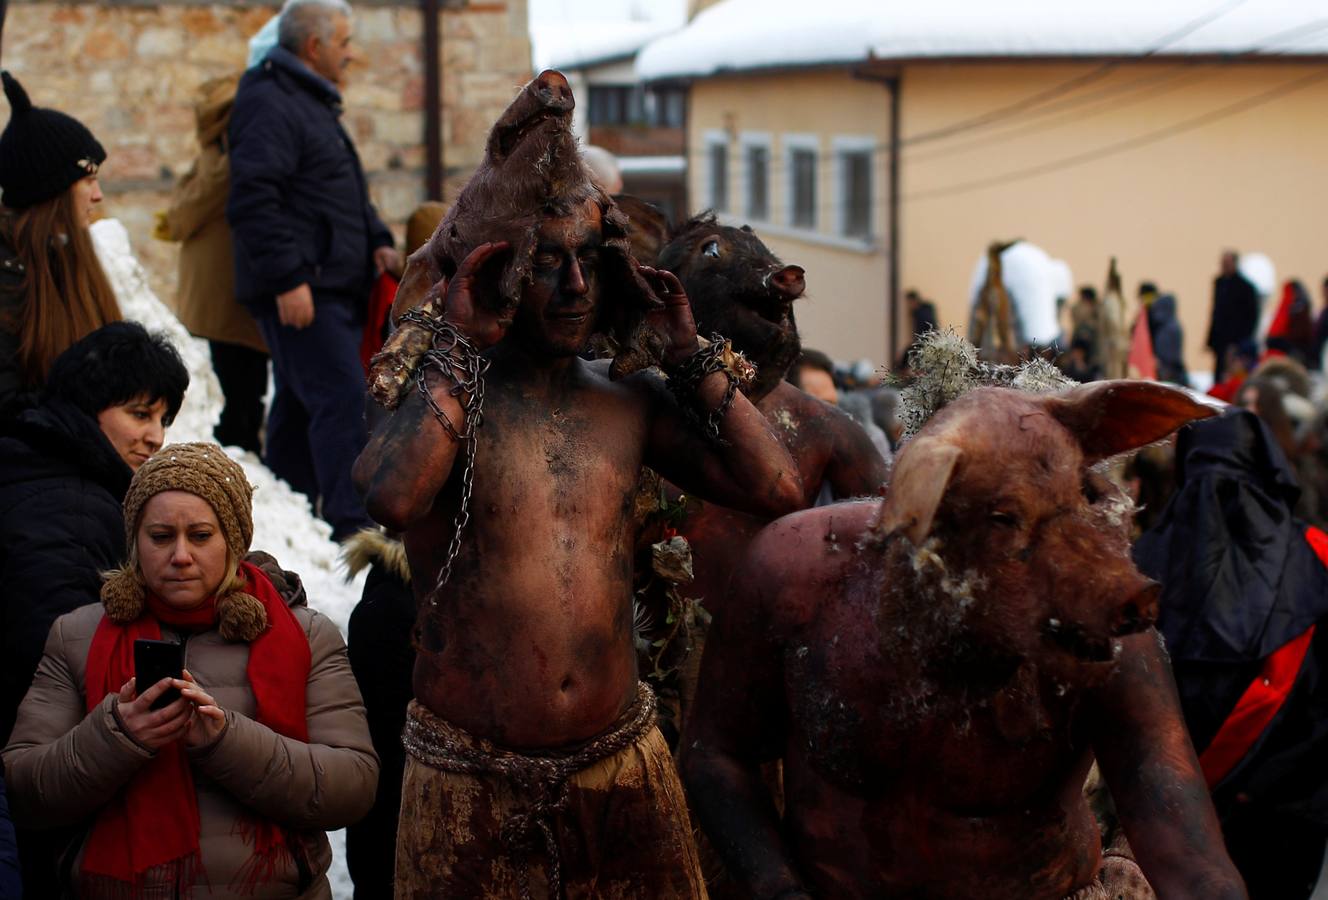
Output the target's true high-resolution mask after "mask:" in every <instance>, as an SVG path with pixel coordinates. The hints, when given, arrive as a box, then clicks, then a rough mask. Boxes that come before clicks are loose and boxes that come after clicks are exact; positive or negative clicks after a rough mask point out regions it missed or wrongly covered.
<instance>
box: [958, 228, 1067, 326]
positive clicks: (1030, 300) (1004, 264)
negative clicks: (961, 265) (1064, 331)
mask: <svg viewBox="0 0 1328 900" xmlns="http://www.w3.org/2000/svg"><path fill="white" fill-rule="evenodd" d="M986 281H987V257H986V255H985V254H984V255H983V256H982V257H981V258H979V259H978V262H977V265H975V266H974V267H973V279H972V281H970V282H969V291H968V296H969V309H970V310H971V309H972V308H973V307H975V306H976V305H977V302H978V292H979V291H980V290H981V289H982V285H983V284H985V283H986ZM1001 283H1002V284H1004V285H1005V289H1006V291H1008V292H1009V294H1010V302H1011V303H1012V304H1013V305H1014V317H1015V323H1014V325H1015V328H1014V330H1015V332H1016V333H1017V335H1019V336H1020V337H1021V338H1022V340H1023V341H1024V342H1026V343H1031V344H1036V345H1037V346H1039V347H1047V346H1050V345H1051V344H1052V343H1053V342H1055V341H1056V340H1057V339H1058V338H1059V337H1060V336H1061V323H1060V312H1059V310H1058V309H1057V308H1056V299H1057V298H1058V297H1065V298H1066V299H1069V292H1070V291H1071V290H1072V289H1073V285H1074V277H1073V275H1072V274H1071V273H1070V267H1069V266H1068V265H1066V264H1065V262H1064V261H1062V260H1059V259H1052V258H1051V257H1050V256H1049V255H1048V254H1047V252H1046V251H1045V250H1043V249H1042V248H1041V247H1038V246H1037V245H1035V244H1030V243H1029V242H1028V241H1019V242H1017V243H1015V244H1012V245H1011V246H1009V247H1007V248H1006V250H1005V252H1004V253H1002V254H1001Z"/></svg>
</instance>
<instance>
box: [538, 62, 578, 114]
mask: <svg viewBox="0 0 1328 900" xmlns="http://www.w3.org/2000/svg"><path fill="white" fill-rule="evenodd" d="M535 90H536V92H537V93H538V95H539V98H540V100H541V101H543V103H544V105H545V106H546V107H549V108H552V109H555V110H566V109H571V108H572V107H573V106H574V105H575V101H574V100H573V99H572V88H571V86H570V85H568V83H567V79H566V78H564V77H563V75H562V73H561V72H555V71H553V70H552V69H546V70H545V71H543V72H541V73H540V75H539V77H538V78H536V79H535Z"/></svg>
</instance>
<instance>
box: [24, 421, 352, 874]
mask: <svg viewBox="0 0 1328 900" xmlns="http://www.w3.org/2000/svg"><path fill="white" fill-rule="evenodd" d="M251 495H252V488H250V486H249V482H248V481H247V480H246V479H245V476H244V471H243V470H242V469H241V468H240V467H239V466H238V465H237V464H236V463H235V462H233V461H232V460H231V459H230V458H229V457H227V456H226V455H225V454H224V453H223V452H222V450H221V448H220V447H218V446H217V445H215V444H201V443H199V444H175V445H172V446H168V447H165V448H163V449H162V450H161V451H159V452H158V453H157V454H156V455H155V456H153V457H152V458H151V459H149V460H148V461H147V462H145V463H143V465H142V466H141V467H140V468H139V469H138V471H137V472H135V474H134V478H133V480H132V481H131V482H130V485H129V490H128V493H127V494H126V495H125V502H124V516H125V533H126V539H127V541H126V542H127V545H128V547H129V553H128V560H127V561H126V562H125V564H124V565H123V566H122V567H120V568H119V569H117V570H115V571H114V572H112V573H110V575H109V577H108V578H107V581H106V583H105V584H104V585H103V587H102V591H101V601H102V602H101V604H100V605H92V606H86V607H83V608H82V609H79V610H76V611H75V612H72V613H69V614H68V615H65V616H62V617H61V618H60V619H58V620H56V623H55V625H54V626H53V627H52V628H51V633H50V637H49V638H48V639H47V642H46V651H45V655H44V657H43V659H42V662H41V665H40V666H39V667H38V670H37V677H36V679H35V680H34V682H33V685H32V688H31V690H30V691H29V692H28V695H27V697H25V698H24V701H23V704H22V706H20V708H19V714H18V722H17V724H16V725H15V728H14V733H13V736H12V737H11V738H10V743H9V746H8V747H6V748H5V751H4V764H5V772H6V777H7V778H8V780H9V790H10V803H11V808H12V812H13V816H14V819H15V821H16V823H18V824H20V825H21V826H27V827H33V828H54V827H59V826H71V825H82V826H83V827H82V828H81V829H80V835H81V836H82V843H81V845H80V846H77V847H71V848H70V850H71V853H70V854H68V858H71V859H72V861H73V866H72V878H73V884H72V885H70V888H71V889H72V891H73V893H74V895H75V896H79V897H110V896H114V897H140V896H150V897H158V896H170V897H188V896H196V897H203V896H209V897H215V898H226V897H240V896H244V897H259V898H301V900H307V898H330V897H331V889H330V887H329V885H328V881H327V877H326V873H327V869H328V867H329V865H330V863H331V851H330V848H329V846H328V842H327V836H326V834H324V831H325V830H327V829H334V828H342V827H344V826H346V825H347V824H349V823H351V822H354V821H356V820H357V819H359V818H360V817H361V816H362V815H364V813H365V811H366V810H368V808H369V805H370V804H371V803H372V801H373V796H374V787H375V782H376V780H377V776H378V762H377V759H376V757H375V756H374V752H373V746H372V743H371V742H370V739H369V732H368V726H367V724H366V722H365V717H364V707H363V704H362V703H361V702H360V694H359V691H358V690H357V689H356V687H355V681H354V678H353V677H352V676H351V672H350V666H349V663H348V662H347V659H346V648H345V645H344V644H343V643H342V641H341V636H340V634H339V633H338V631H337V628H336V626H335V625H334V624H332V623H331V622H330V621H329V620H328V619H326V618H324V617H323V616H321V615H319V614H318V613H315V612H313V611H311V610H310V609H308V607H306V606H305V605H304V592H303V589H302V588H301V586H300V583H299V579H298V577H297V576H295V575H294V574H293V573H289V572H283V571H281V569H280V568H279V567H277V566H276V565H275V561H274V560H272V559H271V557H268V556H266V555H265V554H250V555H249V556H248V557H246V555H245V554H246V552H247V551H248V549H249V543H250V540H251V539H252V537H253V520H252V518H251V506H250V498H251ZM139 638H147V639H164V640H171V641H176V642H179V643H183V644H184V651H183V655H184V661H185V663H184V664H185V672H184V678H183V679H170V678H163V679H162V680H161V681H159V682H157V683H155V684H137V683H136V682H135V679H134V641H135V640H136V639H139ZM172 689H174V690H178V691H179V692H180V696H179V698H178V699H175V700H173V701H171V702H169V703H168V704H167V705H166V706H164V707H162V708H161V709H158V710H153V709H152V704H153V701H155V700H156V699H157V698H158V697H160V696H161V695H162V694H164V693H165V692H166V691H168V690H172Z"/></svg>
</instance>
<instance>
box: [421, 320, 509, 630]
mask: <svg viewBox="0 0 1328 900" xmlns="http://www.w3.org/2000/svg"><path fill="white" fill-rule="evenodd" d="M401 321H402V322H414V323H415V324H417V325H419V326H421V327H423V328H426V329H428V330H429V331H430V332H432V334H433V341H432V345H431V346H430V348H429V349H428V350H427V351H426V352H425V354H424V356H423V357H421V359H420V364H419V368H418V369H417V370H416V373H415V385H416V387H417V388H418V390H419V392H420V395H421V396H423V397H424V402H425V403H426V404H428V406H429V409H430V411H431V412H432V413H433V415H434V418H435V419H437V420H438V423H439V424H440V425H442V426H443V430H444V431H446V432H447V433H448V434H449V435H450V436H451V437H452V439H453V440H454V441H456V442H458V443H460V444H463V445H464V448H463V450H462V453H463V454H464V462H463V464H462V469H461V504H460V506H459V507H458V508H457V514H456V519H455V520H454V521H453V523H452V541H451V543H450V544H449V545H448V548H447V557H446V559H445V560H444V562H443V567H442V569H441V570H440V571H439V573H438V581H437V582H436V583H435V584H434V586H433V590H432V591H431V592H430V593H429V605H430V606H437V605H438V593H439V591H441V590H442V588H443V585H445V584H447V582H448V580H449V579H450V578H451V577H452V564H453V563H454V562H456V558H457V554H458V553H460V552H461V533H462V532H463V531H464V530H465V528H466V526H467V525H468V524H470V497H471V494H472V493H473V492H474V486H475V445H476V443H477V441H478V436H479V435H478V432H479V427H480V425H482V424H483V423H484V373H485V372H487V371H488V369H489V360H487V359H485V358H484V357H483V356H482V355H480V351H479V350H478V349H477V348H476V347H475V345H474V344H472V343H471V342H470V340H469V339H467V338H466V336H465V335H463V334H462V333H461V332H459V331H457V330H456V327H455V326H454V325H452V323H450V322H448V321H447V320H446V319H444V318H443V317H442V316H431V315H429V314H427V313H425V312H423V311H422V310H420V309H418V308H417V309H412V310H410V311H409V312H407V313H405V314H404V315H403V316H402V317H401ZM429 369H436V370H437V371H438V374H440V375H442V376H443V377H444V378H446V379H447V380H448V381H450V382H452V387H451V388H450V389H449V390H448V392H447V393H448V395H449V396H451V397H455V398H457V400H458V402H459V403H460V404H461V407H462V410H463V411H464V412H465V414H466V421H465V424H464V426H463V428H462V429H460V430H458V429H457V427H456V423H454V422H453V421H452V419H451V417H449V416H448V414H447V411H446V410H444V409H443V408H442V407H441V406H439V405H438V401H436V400H434V398H433V391H431V390H430V389H429V385H428V381H427V378H426V374H427V372H428V370H429Z"/></svg>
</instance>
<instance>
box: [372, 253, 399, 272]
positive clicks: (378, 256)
mask: <svg viewBox="0 0 1328 900" xmlns="http://www.w3.org/2000/svg"><path fill="white" fill-rule="evenodd" d="M373 260H374V274H375V275H382V274H383V273H384V272H391V273H392V274H393V275H394V276H400V275H401V254H400V253H398V252H397V251H396V249H395V248H394V247H379V248H378V249H377V250H375V251H374V252H373Z"/></svg>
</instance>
